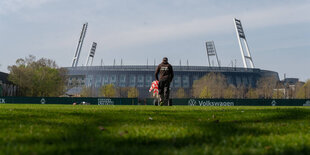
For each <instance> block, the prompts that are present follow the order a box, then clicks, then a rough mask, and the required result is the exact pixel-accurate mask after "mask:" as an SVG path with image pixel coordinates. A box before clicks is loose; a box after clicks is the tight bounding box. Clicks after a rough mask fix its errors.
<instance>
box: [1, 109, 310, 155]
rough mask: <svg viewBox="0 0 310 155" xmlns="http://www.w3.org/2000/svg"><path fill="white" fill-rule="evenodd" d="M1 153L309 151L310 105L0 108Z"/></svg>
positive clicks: (265, 152)
mask: <svg viewBox="0 0 310 155" xmlns="http://www.w3.org/2000/svg"><path fill="white" fill-rule="evenodd" d="M0 154H135V155H136V154H289V155H291V154H310V107H271V106H270V107H254V106H248V107H245V106H239V107H237V106H236V107H199V106H195V107H194V106H172V107H156V106H112V105H110V106H98V105H76V106H73V105H35V104H0Z"/></svg>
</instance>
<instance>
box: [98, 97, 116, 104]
mask: <svg viewBox="0 0 310 155" xmlns="http://www.w3.org/2000/svg"><path fill="white" fill-rule="evenodd" d="M98 105H114V101H112V99H109V98H104V99H103V98H100V99H98Z"/></svg>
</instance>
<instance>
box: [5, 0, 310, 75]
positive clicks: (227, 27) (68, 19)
mask: <svg viewBox="0 0 310 155" xmlns="http://www.w3.org/2000/svg"><path fill="white" fill-rule="evenodd" d="M309 15H310V0H259V1H257V0H247V1H245V0H234V1H232V0H87V1H86V0H1V1H0V71H2V72H9V71H8V69H7V67H8V66H10V65H13V64H15V61H16V60H17V59H18V58H25V57H27V56H28V55H34V56H36V57H37V58H42V57H44V58H49V59H53V60H55V61H56V63H57V64H58V66H60V67H69V66H71V64H72V59H73V56H74V54H75V50H76V47H77V43H78V40H79V36H80V33H81V29H82V25H83V23H85V22H88V30H87V33H86V37H85V40H84V44H83V48H82V52H81V55H80V61H79V65H85V61H86V59H87V56H88V54H89V50H90V48H91V44H92V42H97V43H98V45H97V51H96V54H95V58H94V62H93V65H100V64H101V59H102V60H103V63H104V65H113V62H114V59H115V62H116V64H118V65H119V64H120V63H121V60H122V61H123V65H145V64H147V62H148V63H149V64H154V61H155V62H156V64H158V63H160V61H161V60H162V58H163V57H165V56H166V57H168V58H169V62H170V63H171V64H172V65H179V63H180V62H181V64H182V65H186V62H187V61H188V62H189V65H197V66H206V65H208V59H207V55H206V48H205V42H206V41H211V40H212V41H214V43H215V46H216V50H217V54H218V57H219V59H220V63H221V66H224V67H225V66H232V63H233V64H234V65H236V66H237V67H243V63H242V57H241V53H240V49H239V45H238V40H237V36H236V32H235V28H234V22H233V18H238V19H240V20H241V21H242V25H243V28H244V31H245V35H246V38H247V42H248V45H249V48H250V51H251V54H252V57H253V62H254V65H255V67H256V68H260V69H265V70H272V71H276V72H278V73H279V77H280V79H283V77H284V74H286V77H292V78H299V79H300V80H302V81H305V80H307V79H310V71H309V69H307V66H308V67H309V66H310V61H309V58H310V17H309Z"/></svg>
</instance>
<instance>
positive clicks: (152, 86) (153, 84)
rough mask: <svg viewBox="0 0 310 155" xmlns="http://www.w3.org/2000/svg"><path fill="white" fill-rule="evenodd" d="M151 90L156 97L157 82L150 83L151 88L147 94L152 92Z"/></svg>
mask: <svg viewBox="0 0 310 155" xmlns="http://www.w3.org/2000/svg"><path fill="white" fill-rule="evenodd" d="M152 90H154V91H153V96H154V95H158V81H153V82H152V85H151V88H150V90H149V92H152Z"/></svg>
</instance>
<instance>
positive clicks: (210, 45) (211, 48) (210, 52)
mask: <svg viewBox="0 0 310 155" xmlns="http://www.w3.org/2000/svg"><path fill="white" fill-rule="evenodd" d="M206 49H207V56H208V62H209V66H210V67H211V61H210V57H211V56H215V57H216V61H217V64H218V67H221V65H220V61H219V59H218V57H217V53H216V48H215V44H214V41H207V42H206Z"/></svg>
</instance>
